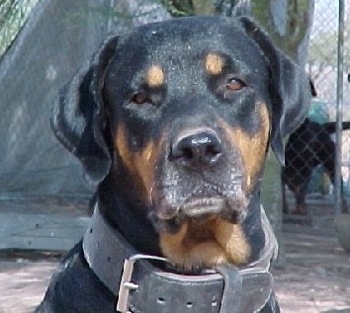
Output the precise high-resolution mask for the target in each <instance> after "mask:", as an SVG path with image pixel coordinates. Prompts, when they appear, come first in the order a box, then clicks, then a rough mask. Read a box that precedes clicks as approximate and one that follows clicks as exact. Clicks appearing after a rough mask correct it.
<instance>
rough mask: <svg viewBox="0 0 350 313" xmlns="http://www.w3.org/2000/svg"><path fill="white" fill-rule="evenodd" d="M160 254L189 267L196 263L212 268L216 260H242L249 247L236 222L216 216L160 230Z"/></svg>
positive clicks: (235, 262)
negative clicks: (173, 230) (171, 229)
mask: <svg viewBox="0 0 350 313" xmlns="http://www.w3.org/2000/svg"><path fill="white" fill-rule="evenodd" d="M160 246H161V249H162V252H163V254H164V255H165V256H166V257H167V258H169V260H170V261H171V262H173V263H174V264H176V265H178V266H180V267H183V268H184V269H186V270H191V269H192V268H195V267H196V266H201V267H204V268H212V267H214V266H215V265H217V264H221V263H227V262H231V263H233V264H236V265H239V264H243V263H245V262H246V261H247V260H248V258H249V255H250V248H249V245H248V243H247V241H246V238H245V236H244V233H243V231H242V229H241V226H240V225H237V224H231V223H229V222H226V221H224V220H222V219H220V218H219V217H212V218H209V219H207V220H206V221H204V222H194V221H192V220H190V221H187V222H185V223H184V224H183V225H182V226H181V228H180V231H179V232H177V233H175V234H170V233H161V234H160Z"/></svg>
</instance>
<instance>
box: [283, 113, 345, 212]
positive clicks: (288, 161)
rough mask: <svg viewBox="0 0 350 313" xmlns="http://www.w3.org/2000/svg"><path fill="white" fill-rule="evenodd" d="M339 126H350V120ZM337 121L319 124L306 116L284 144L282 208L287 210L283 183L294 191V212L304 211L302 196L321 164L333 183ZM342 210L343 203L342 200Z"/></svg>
mask: <svg viewBox="0 0 350 313" xmlns="http://www.w3.org/2000/svg"><path fill="white" fill-rule="evenodd" d="M342 128H343V129H344V130H345V129H350V122H343V123H342ZM335 130H336V122H328V123H324V124H319V123H317V122H314V121H311V120H310V119H309V118H306V119H305V121H304V122H303V123H302V124H301V125H300V127H299V128H297V129H296V130H295V131H294V132H293V133H292V134H291V135H290V137H289V139H288V141H287V144H286V155H285V166H284V167H282V172H281V173H282V175H281V180H282V198H283V210H284V212H285V213H289V210H288V205H287V200H286V194H285V186H287V187H288V188H289V190H291V191H292V192H293V193H294V197H295V200H296V206H295V213H296V214H306V206H305V197H306V194H307V187H308V184H309V182H310V178H311V175H312V172H313V170H314V169H315V168H316V167H317V166H318V165H322V166H323V168H324V169H325V171H326V173H327V174H328V176H329V178H330V180H331V181H332V183H333V184H334V178H335V143H334V141H333V140H332V138H331V134H333V133H335ZM343 210H346V203H345V200H343Z"/></svg>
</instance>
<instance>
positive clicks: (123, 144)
mask: <svg viewBox="0 0 350 313" xmlns="http://www.w3.org/2000/svg"><path fill="white" fill-rule="evenodd" d="M126 138H127V134H126V133H125V129H124V127H123V126H122V125H121V126H119V128H118V130H117V135H116V138H115V143H114V144H115V148H116V150H117V151H118V152H119V155H120V157H121V158H122V160H123V163H124V164H125V165H126V166H127V168H128V169H129V171H130V172H131V174H132V175H134V176H135V180H136V182H138V184H139V185H140V186H141V188H142V189H143V190H142V192H143V193H145V197H147V198H148V195H149V194H150V190H151V188H152V185H153V181H154V168H155V164H156V161H157V157H158V155H159V153H160V152H159V151H158V150H157V147H156V145H155V144H154V142H149V143H148V144H147V145H146V147H145V148H144V149H143V150H142V151H139V152H136V153H135V152H134V151H130V149H129V147H128V143H127V140H126ZM159 146H160V143H159V145H158V147H159Z"/></svg>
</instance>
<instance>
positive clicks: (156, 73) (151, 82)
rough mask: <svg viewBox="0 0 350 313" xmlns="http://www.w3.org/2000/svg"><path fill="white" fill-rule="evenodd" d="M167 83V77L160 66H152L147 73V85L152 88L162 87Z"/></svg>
mask: <svg viewBox="0 0 350 313" xmlns="http://www.w3.org/2000/svg"><path fill="white" fill-rule="evenodd" d="M164 82H165V76H164V72H163V70H162V68H161V67H160V66H159V65H152V66H151V67H150V68H149V69H148V70H147V72H146V83H147V84H148V86H150V87H160V86H162V85H163V84H164Z"/></svg>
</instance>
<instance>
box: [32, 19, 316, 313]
mask: <svg viewBox="0 0 350 313" xmlns="http://www.w3.org/2000/svg"><path fill="white" fill-rule="evenodd" d="M306 84H307V77H306V75H305V74H304V72H303V70H301V69H299V68H298V66H297V65H296V64H295V63H294V62H293V61H291V60H290V59H289V58H288V57H286V56H285V55H284V54H283V53H281V52H280V51H279V50H278V49H276V48H275V47H274V45H273V44H272V43H271V41H270V40H269V38H268V37H267V35H266V34H265V33H264V32H263V31H262V30H261V29H260V27H259V26H258V25H256V24H255V22H253V21H252V20H250V19H249V18H247V17H240V18H235V19H234V18H225V17H188V18H178V19H173V20H169V21H165V22H159V23H153V24H149V25H145V26H142V27H140V28H136V29H135V30H133V31H132V32H131V33H130V34H127V35H124V36H115V37H112V38H110V39H109V40H108V41H107V42H106V44H105V45H104V46H103V47H102V49H101V51H100V52H99V53H98V54H97V56H96V57H95V58H94V61H93V62H92V64H91V65H89V66H87V68H86V69H84V70H82V71H81V72H80V73H78V74H77V75H76V76H75V77H74V78H73V80H72V81H71V82H70V83H69V84H68V85H67V86H65V87H64V88H63V89H62V91H61V93H60V96H59V98H58V100H57V102H56V103H55V105H54V110H53V117H52V121H51V124H52V128H53V130H54V133H55V135H56V136H57V137H58V139H59V141H61V143H62V144H63V145H64V146H65V147H66V148H67V149H68V150H69V151H71V152H72V153H73V154H74V155H75V156H76V157H77V158H78V159H79V160H80V162H81V164H82V166H83V169H84V172H85V174H86V180H87V182H88V183H89V184H90V185H91V186H92V188H96V190H97V191H96V203H95V210H94V214H93V216H92V218H91V225H90V226H89V228H88V230H87V232H86V234H85V235H84V238H83V240H82V242H80V243H78V244H77V246H76V247H74V248H73V249H72V251H70V252H69V254H68V256H67V257H66V258H65V260H63V262H62V264H61V265H60V267H59V268H58V270H57V272H56V273H55V274H54V275H53V278H52V280H51V282H50V285H49V287H48V290H47V292H46V294H45V297H44V300H43V302H42V303H41V305H40V306H39V308H38V309H37V311H36V312H41V313H42V312H51V313H52V312H84V313H88V312H106V313H108V312H115V311H118V312H129V311H130V312H171V313H176V312H181V313H182V312H186V311H187V310H188V311H191V312H201V313H204V312H244V313H247V312H279V306H278V303H277V301H276V299H275V295H274V292H273V279H272V276H271V274H270V273H269V270H268V268H269V265H270V262H271V260H272V259H273V257H274V255H275V254H276V248H277V244H276V239H275V237H274V234H273V232H272V229H271V226H270V224H269V222H268V220H267V218H266V215H265V213H264V210H263V209H262V207H261V204H260V199H259V185H260V181H261V175H262V172H263V167H264V162H265V158H266V154H267V151H268V149H269V146H271V147H272V149H273V150H274V152H275V154H276V155H277V157H278V158H279V159H280V160H281V162H283V158H284V145H283V137H284V136H285V135H286V134H287V133H289V132H291V131H292V130H294V129H295V128H296V127H297V126H298V125H299V124H300V123H301V122H302V120H303V119H304V118H305V115H306V113H307V107H306V106H305V105H304V104H305V103H308V99H309V98H310V92H309V90H308V89H307V88H305V86H306Z"/></svg>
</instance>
